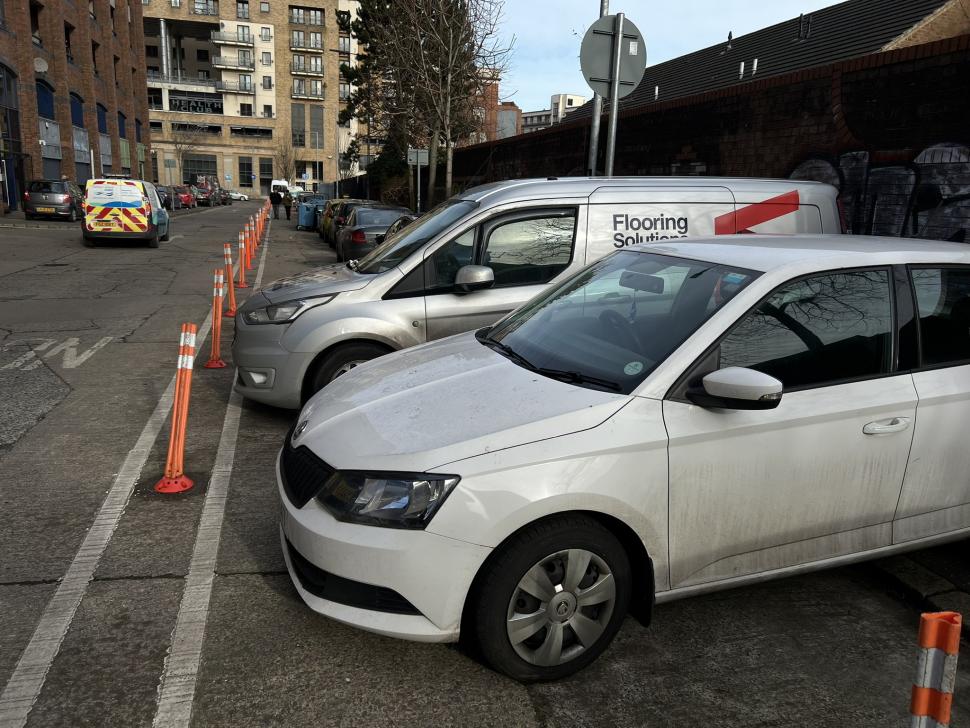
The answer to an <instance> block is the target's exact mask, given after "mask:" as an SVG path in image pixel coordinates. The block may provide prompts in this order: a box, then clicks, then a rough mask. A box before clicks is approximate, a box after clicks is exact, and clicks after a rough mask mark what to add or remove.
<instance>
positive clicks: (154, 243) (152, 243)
mask: <svg viewBox="0 0 970 728" xmlns="http://www.w3.org/2000/svg"><path fill="white" fill-rule="evenodd" d="M148 247H149V248H157V247H158V230H156V231H155V234H154V235H152V237H150V238H148Z"/></svg>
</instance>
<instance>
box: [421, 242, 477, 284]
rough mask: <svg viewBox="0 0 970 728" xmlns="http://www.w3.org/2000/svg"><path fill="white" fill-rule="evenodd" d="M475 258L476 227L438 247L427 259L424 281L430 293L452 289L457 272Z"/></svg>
mask: <svg viewBox="0 0 970 728" xmlns="http://www.w3.org/2000/svg"><path fill="white" fill-rule="evenodd" d="M474 259H475V228H471V229H470V230H466V231H465V232H464V233H462V234H461V235H459V236H458V237H456V238H453V239H452V240H449V241H448V242H447V243H445V244H444V245H442V246H441V247H440V248H438V249H437V250H436V251H435V252H434V253H432V254H431V255H430V256H429V257H428V259H427V260H426V261H425V267H424V281H425V289H426V290H427V292H428V293H435V292H439V293H440V292H443V291H450V290H452V288H454V286H455V274H456V273H458V269H459V268H461V267H462V266H465V265H471V264H472V263H473V262H474Z"/></svg>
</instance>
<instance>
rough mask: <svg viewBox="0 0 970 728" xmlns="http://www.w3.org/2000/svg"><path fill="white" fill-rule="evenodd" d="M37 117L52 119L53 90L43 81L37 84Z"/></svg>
mask: <svg viewBox="0 0 970 728" xmlns="http://www.w3.org/2000/svg"><path fill="white" fill-rule="evenodd" d="M37 116H39V117H40V118H42V119H51V120H53V119H54V89H53V88H51V87H50V86H49V85H48V84H46V83H45V82H43V81H38V82H37Z"/></svg>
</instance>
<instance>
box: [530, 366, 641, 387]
mask: <svg viewBox="0 0 970 728" xmlns="http://www.w3.org/2000/svg"><path fill="white" fill-rule="evenodd" d="M534 371H535V372H536V373H537V374H542V375H543V376H546V377H549V378H550V379H558V380H560V381H562V382H568V383H569V384H592V385H594V386H597V387H603V388H604V389H612V390H613V391H614V392H619V391H622V389H623V387H621V386H620V384H619V382H614V381H612V380H610V379H600V378H599V377H591V376H590V375H588V374H583V373H582V372H575V371H571V370H568V369H546V368H545V367H539V368H537V369H535V370H534Z"/></svg>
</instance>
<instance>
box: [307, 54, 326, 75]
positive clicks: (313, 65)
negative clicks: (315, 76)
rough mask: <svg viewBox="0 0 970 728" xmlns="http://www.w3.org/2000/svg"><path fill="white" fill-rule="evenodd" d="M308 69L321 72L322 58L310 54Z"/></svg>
mask: <svg viewBox="0 0 970 728" xmlns="http://www.w3.org/2000/svg"><path fill="white" fill-rule="evenodd" d="M309 61H310V63H309V70H310V71H312V72H313V73H323V59H322V58H321V57H320V56H310V58H309Z"/></svg>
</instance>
